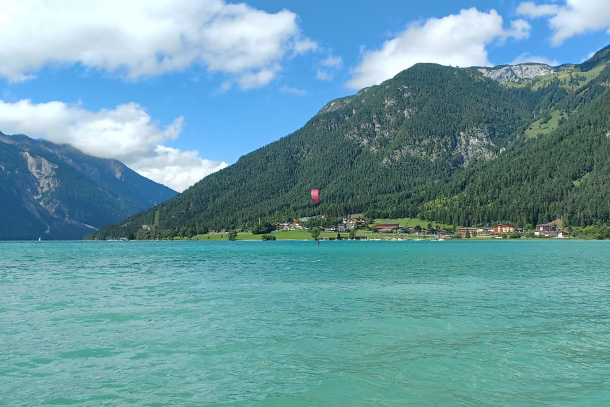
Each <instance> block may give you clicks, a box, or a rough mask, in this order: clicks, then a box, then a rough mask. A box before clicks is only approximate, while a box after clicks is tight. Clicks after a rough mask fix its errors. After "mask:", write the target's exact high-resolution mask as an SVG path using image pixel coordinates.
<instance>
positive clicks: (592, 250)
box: [0, 241, 610, 406]
mask: <svg viewBox="0 0 610 407" xmlns="http://www.w3.org/2000/svg"><path fill="white" fill-rule="evenodd" d="M609 264H610V242H554V241H553V242H537V241H527V242H521V241H519V242H513V241H510V242H508V241H507V242H450V241H446V242H322V244H321V245H320V246H316V245H315V243H313V242H280V241H278V242H41V243H39V242H31V243H23V242H14V243H0V406H40V405H75V406H124V405H133V406H405V405H416V406H532V405H545V406H607V405H608V404H607V401H608V400H610V386H609V385H608V383H610V270H609V269H610V267H609V266H608V265H609Z"/></svg>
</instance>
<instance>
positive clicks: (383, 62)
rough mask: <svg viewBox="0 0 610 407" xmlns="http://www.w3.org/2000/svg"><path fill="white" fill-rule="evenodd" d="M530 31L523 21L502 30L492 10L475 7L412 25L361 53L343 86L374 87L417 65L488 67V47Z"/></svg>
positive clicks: (520, 37)
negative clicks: (373, 49)
mask: <svg viewBox="0 0 610 407" xmlns="http://www.w3.org/2000/svg"><path fill="white" fill-rule="evenodd" d="M530 28H531V27H530V25H529V23H527V22H526V21H524V20H516V21H513V22H511V27H510V28H508V29H504V28H503V21H502V17H501V16H500V15H498V13H497V12H496V11H495V10H491V11H490V12H489V13H484V12H481V11H478V10H477V9H476V8H471V9H467V10H462V11H460V13H459V14H453V15H449V16H446V17H443V18H431V19H429V20H427V21H425V22H416V23H412V24H410V25H409V26H408V27H407V28H406V30H405V31H403V32H401V33H398V34H397V35H396V36H395V38H392V39H390V40H388V41H386V42H385V43H384V44H383V46H382V47H381V49H380V50H376V51H365V52H364V53H363V56H362V61H361V62H360V64H359V65H358V66H357V67H356V68H354V70H353V77H352V79H351V80H350V81H349V82H348V83H347V84H346V86H347V87H349V88H352V89H360V88H363V87H367V86H371V85H374V84H378V83H380V82H382V81H384V80H386V79H389V78H391V77H393V76H395V75H396V74H397V73H399V72H400V71H402V70H404V69H407V68H409V67H411V66H412V65H414V64H416V63H418V62H434V63H439V64H443V65H457V66H473V65H480V66H488V65H491V63H490V62H489V60H488V59H487V50H486V46H487V45H488V44H490V43H493V42H494V41H500V42H501V41H504V40H506V39H507V38H515V39H522V38H526V37H527V36H528V35H529V32H530Z"/></svg>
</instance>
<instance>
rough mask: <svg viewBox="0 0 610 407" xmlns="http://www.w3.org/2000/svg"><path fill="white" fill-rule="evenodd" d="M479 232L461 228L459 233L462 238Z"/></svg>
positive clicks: (474, 229) (473, 229)
mask: <svg viewBox="0 0 610 407" xmlns="http://www.w3.org/2000/svg"><path fill="white" fill-rule="evenodd" d="M476 232H477V228H459V229H458V233H459V234H460V235H462V237H466V235H470V236H472V235H473V234H475V233H476Z"/></svg>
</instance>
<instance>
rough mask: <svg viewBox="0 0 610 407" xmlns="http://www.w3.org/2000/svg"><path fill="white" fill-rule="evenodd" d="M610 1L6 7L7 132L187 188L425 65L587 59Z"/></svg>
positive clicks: (80, 2) (22, 2) (163, 1)
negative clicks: (328, 109)
mask: <svg viewBox="0 0 610 407" xmlns="http://www.w3.org/2000/svg"><path fill="white" fill-rule="evenodd" d="M609 44H610V2H609V1H608V0H534V1H512V0H489V1H487V0H468V1H466V0H428V1H407V0H376V1H371V0H330V1H329V0H325V1H322V0H306V1H303V0H300V1H295V0H293V1H283V2H281V1H277V0H247V1H246V2H238V1H228V0H155V1H150V0H130V1H124V0H99V1H98V0H86V1H84V0H0V61H2V62H1V63H0V131H1V132H3V133H5V134H26V135H28V136H30V137H33V138H44V139H47V140H49V141H52V142H55V143H68V144H71V145H74V146H75V147H77V148H79V149H80V150H82V151H83V152H85V153H87V154H91V155H94V156H98V157H103V158H112V159H118V160H120V161H122V162H123V163H125V164H126V165H128V166H129V167H130V168H132V169H134V170H135V171H137V172H138V173H140V174H141V175H144V176H146V177H148V178H151V179H153V180H154V181H156V182H159V183H161V184H164V185H167V186H169V187H170V188H173V189H175V190H177V191H179V192H181V191H183V190H185V189H186V188H188V187H189V186H190V185H192V184H194V183H195V182H197V181H199V180H200V179H201V178H203V177H205V176H206V175H209V174H210V173H212V172H214V171H217V170H219V169H221V168H224V167H226V166H227V165H230V164H233V163H235V162H236V161H237V160H238V159H239V157H241V156H243V155H246V154H248V153H249V152H251V151H254V150H256V149H258V148H261V147H263V146H265V145H267V144H269V143H271V142H273V141H276V140H278V139H280V138H281V137H284V136H287V135H289V134H291V133H293V132H294V131H296V130H298V129H299V128H301V127H303V126H304V125H305V123H306V122H307V121H308V120H309V119H310V118H312V117H313V116H314V115H315V114H316V113H317V112H318V111H319V110H320V109H321V108H322V107H323V106H324V105H325V104H326V103H328V102H329V101H331V100H333V99H336V98H340V97H344V96H348V95H352V94H355V93H356V92H357V91H358V90H359V89H362V88H364V87H368V86H373V85H376V84H379V83H381V82H382V81H384V80H386V79H390V78H392V77H393V76H394V75H396V74H397V73H398V72H400V71H402V70H404V69H407V68H409V67H410V66H412V65H414V64H416V63H418V62H434V63H439V64H443V65H452V66H460V67H467V66H495V65H504V64H517V63H524V62H539V63H546V64H549V65H552V66H556V65H559V64H564V63H580V62H582V61H584V60H586V59H588V58H589V57H590V56H592V55H593V53H594V52H596V51H598V50H599V49H601V48H603V47H605V46H607V45H609Z"/></svg>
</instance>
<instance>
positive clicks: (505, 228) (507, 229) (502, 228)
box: [494, 223, 517, 235]
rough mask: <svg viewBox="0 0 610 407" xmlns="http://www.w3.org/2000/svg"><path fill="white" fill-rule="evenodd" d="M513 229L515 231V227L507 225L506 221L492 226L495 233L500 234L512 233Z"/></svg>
mask: <svg viewBox="0 0 610 407" xmlns="http://www.w3.org/2000/svg"><path fill="white" fill-rule="evenodd" d="M515 231H517V228H515V227H514V226H513V225H509V224H506V223H502V224H501V225H498V226H494V234H495V235H502V234H504V233H514V232H515Z"/></svg>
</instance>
